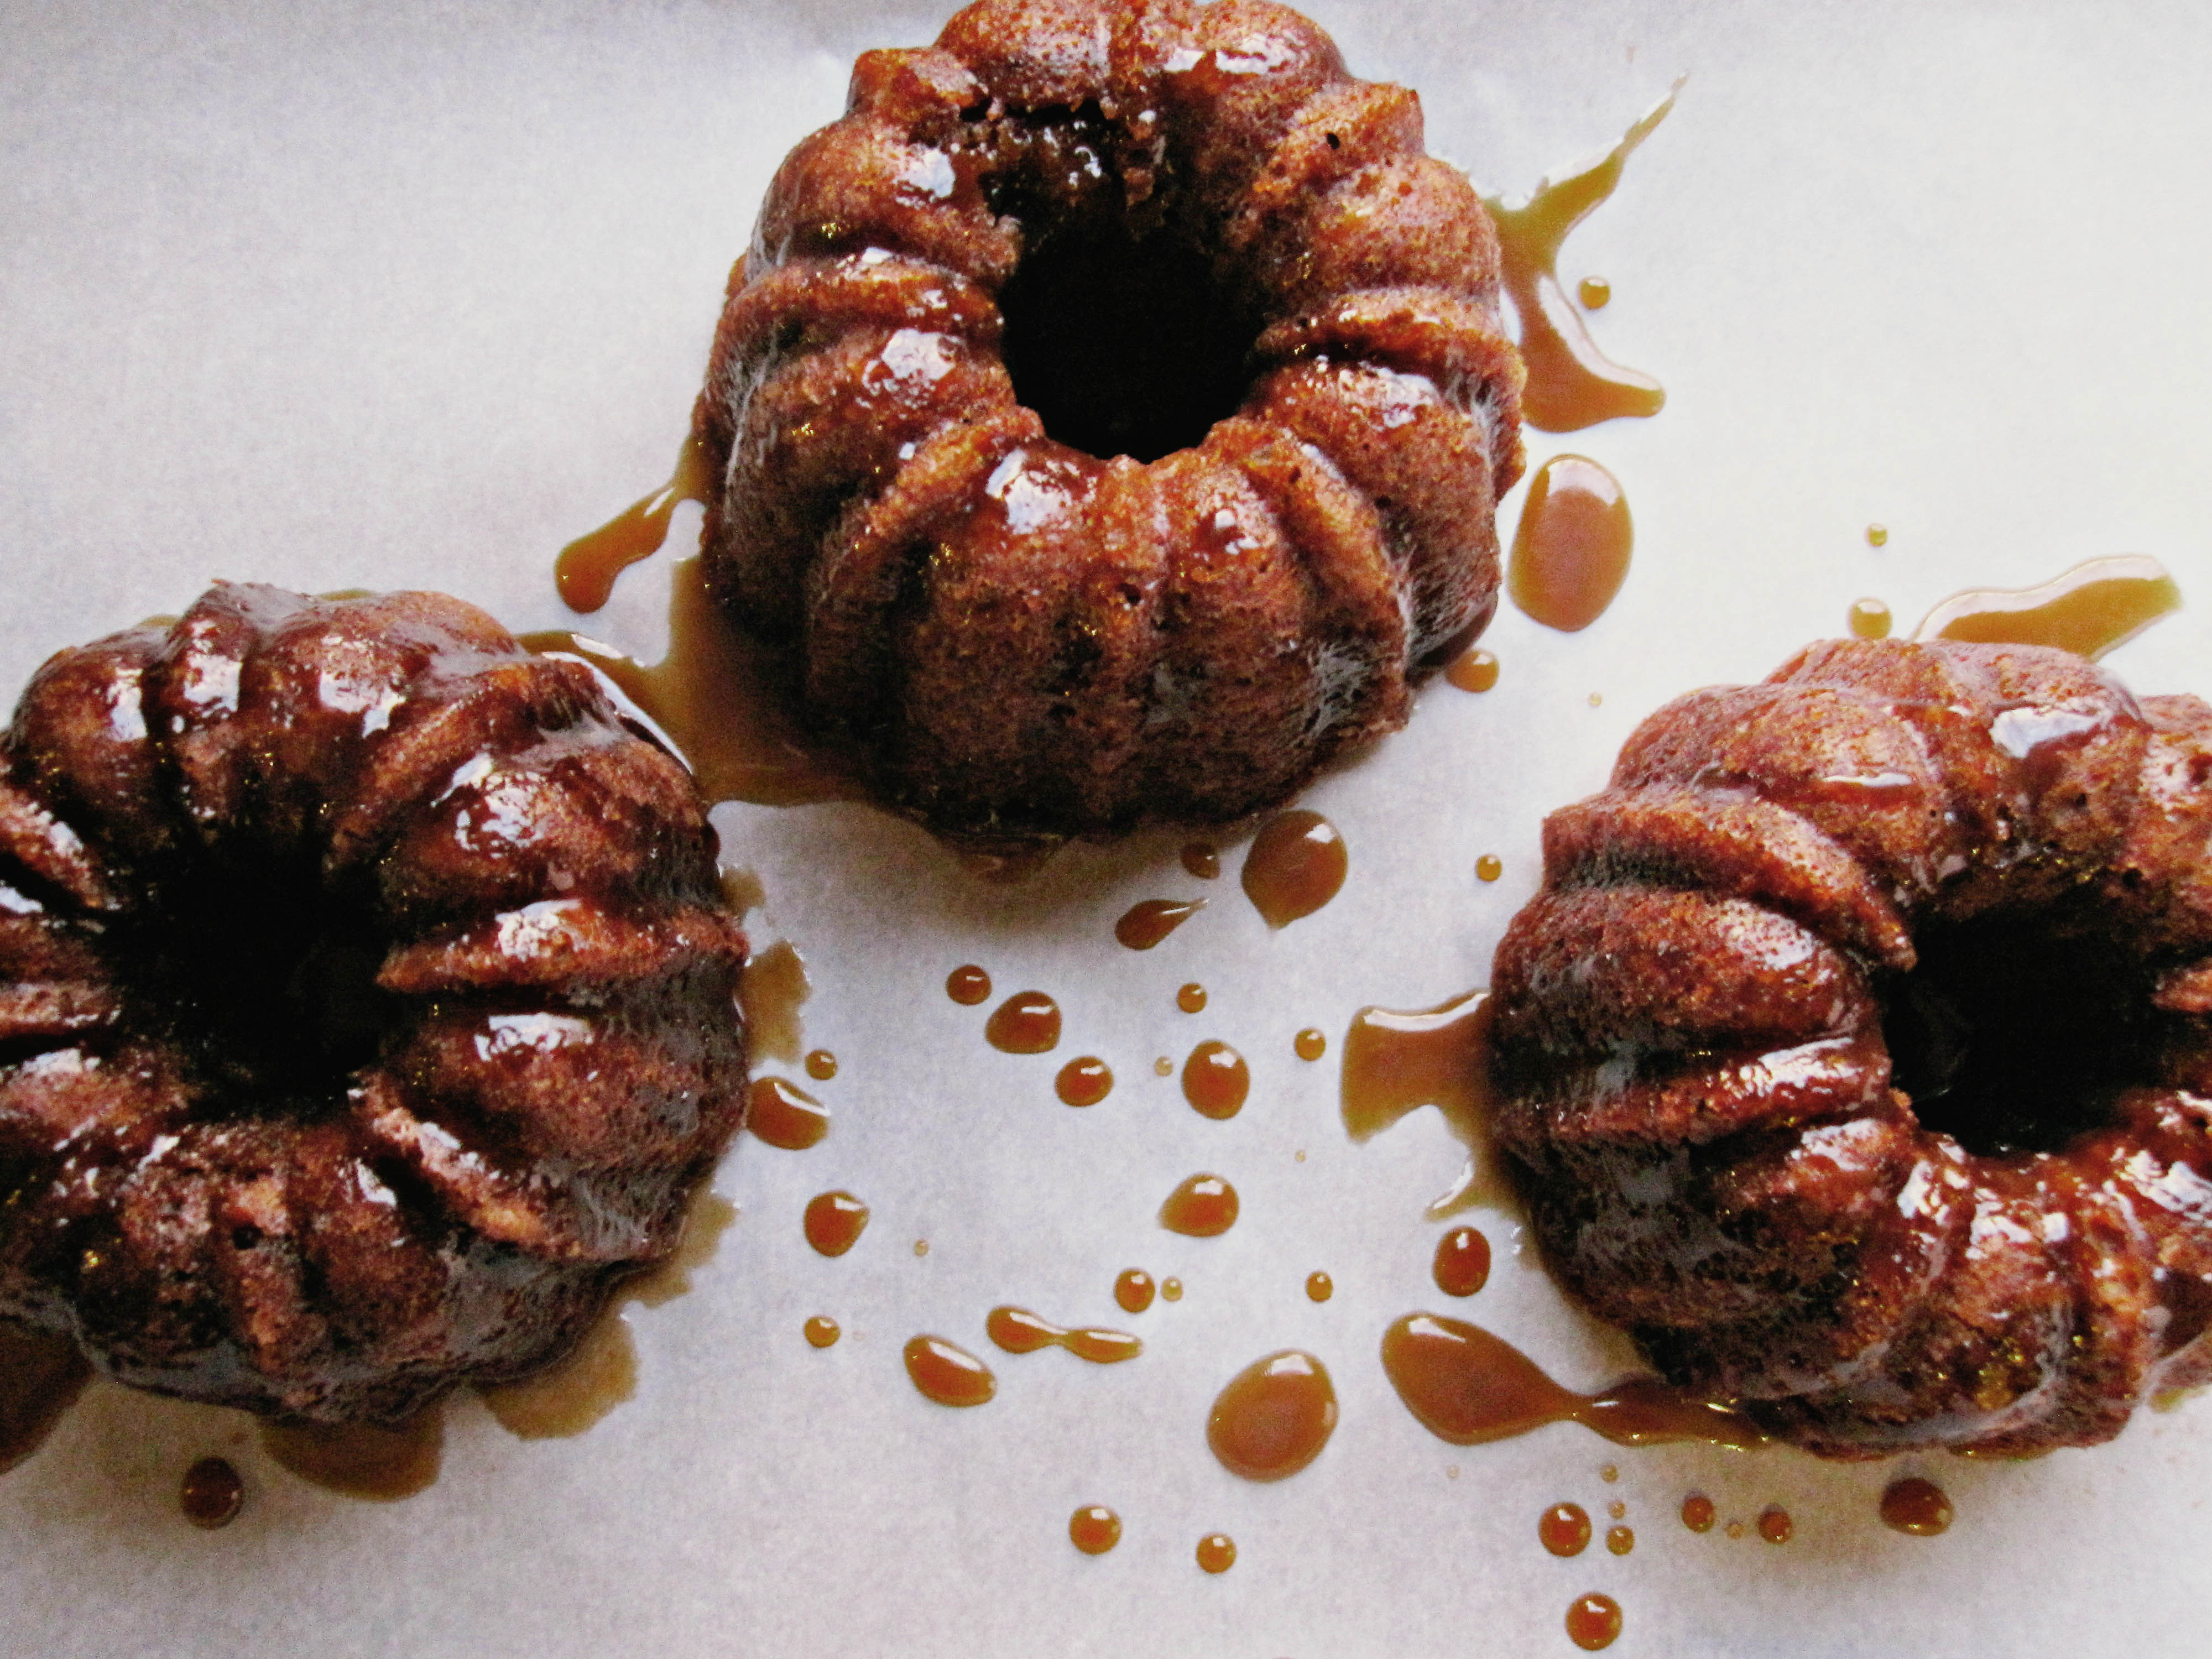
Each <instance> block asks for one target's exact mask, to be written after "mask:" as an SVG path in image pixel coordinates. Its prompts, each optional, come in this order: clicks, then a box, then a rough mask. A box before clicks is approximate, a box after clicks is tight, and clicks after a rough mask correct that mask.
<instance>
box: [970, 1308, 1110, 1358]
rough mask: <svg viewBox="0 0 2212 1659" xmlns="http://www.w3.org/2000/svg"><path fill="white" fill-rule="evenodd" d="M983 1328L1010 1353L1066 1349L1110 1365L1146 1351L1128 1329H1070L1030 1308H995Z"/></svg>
mask: <svg viewBox="0 0 2212 1659" xmlns="http://www.w3.org/2000/svg"><path fill="white" fill-rule="evenodd" d="M983 1328H984V1330H985V1331H986V1332H987V1333H988V1334H989V1335H990V1338H991V1340H992V1341H994V1342H995V1343H997V1344H998V1345H999V1346H1000V1347H1001V1348H1004V1349H1005V1350H1006V1352H1008V1353H1035V1352H1036V1351H1037V1350H1038V1349H1039V1348H1048V1347H1050V1348H1065V1349H1066V1350H1067V1352H1070V1353H1072V1354H1073V1355H1074V1356H1075V1357H1076V1358H1078V1359H1087V1360H1089V1361H1090V1362H1091V1364H1094V1365H1111V1364H1115V1362H1117V1361H1119V1360H1123V1359H1134V1358H1136V1357H1137V1356H1138V1355H1139V1354H1140V1353H1142V1352H1144V1351H1145V1345H1144V1343H1143V1342H1142V1341H1140V1340H1138V1339H1137V1338H1136V1337H1133V1336H1131V1335H1130V1334H1128V1333H1127V1331H1109V1330H1102V1329H1099V1328H1096V1327H1091V1326H1086V1327H1084V1328H1079V1329H1073V1330H1071V1329H1069V1328H1067V1327H1066V1326H1065V1325H1055V1324H1054V1323H1053V1322H1051V1321H1050V1320H1048V1319H1040V1318H1039V1317H1038V1316H1036V1315H1035V1314H1033V1313H1031V1312H1030V1310H1028V1309H1027V1308H994V1309H992V1310H991V1314H990V1317H989V1318H987V1319H986V1320H985V1321H984V1322H983Z"/></svg>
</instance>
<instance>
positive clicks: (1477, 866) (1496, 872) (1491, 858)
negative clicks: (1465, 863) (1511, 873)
mask: <svg viewBox="0 0 2212 1659" xmlns="http://www.w3.org/2000/svg"><path fill="white" fill-rule="evenodd" d="M1504 873H1505V860H1504V859H1502V858H1500V857H1498V854H1495V853H1485V854H1483V855H1482V856H1481V857H1480V858H1479V859H1477V860H1475V861H1474V878H1475V879H1476V880H1477V881H1496V880H1497V879H1498V877H1500V876H1502V875H1504Z"/></svg>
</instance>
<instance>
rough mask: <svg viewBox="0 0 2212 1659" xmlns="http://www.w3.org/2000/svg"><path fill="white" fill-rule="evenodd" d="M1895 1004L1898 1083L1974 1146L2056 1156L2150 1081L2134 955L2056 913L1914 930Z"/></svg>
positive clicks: (1941, 1126)
mask: <svg viewBox="0 0 2212 1659" xmlns="http://www.w3.org/2000/svg"><path fill="white" fill-rule="evenodd" d="M1914 944H1915V945H1916V946H1917V949H1918V951H1919V953H1920V965H1919V967H1918V968H1917V969H1915V970H1914V971H1913V972H1912V973H1911V974H1909V975H1905V976H1904V977H1903V978H1902V979H1901V980H1899V981H1897V982H1896V983H1895V984H1894V985H1893V987H1891V990H1890V994H1888V996H1887V998H1886V999H1885V1005H1884V1013H1883V1021H1882V1030H1883V1035H1884V1036H1885V1037H1886V1038H1887V1042H1888V1044H1889V1052H1890V1058H1891V1062H1892V1064H1893V1067H1894V1073H1895V1080H1896V1085H1897V1086H1898V1087H1899V1088H1900V1089H1902V1090H1904V1091H1905V1092H1906V1093H1907V1094H1908V1095H1910V1096H1911V1097H1912V1105H1913V1110H1914V1112H1915V1114H1916V1115H1917V1116H1918V1117H1919V1119H1920V1121H1921V1123H1922V1124H1923V1127H1927V1128H1929V1129H1933V1130H1936V1131H1937V1132H1939V1133H1944V1134H1948V1135H1950V1136H1952V1137H1953V1138H1954V1139H1956V1140H1958V1142H1959V1143H1960V1145H1961V1146H1964V1147H1965V1148H1966V1150H1967V1151H1968V1152H1972V1153H1975V1154H1977V1155H1980V1156H1993V1155H2000V1154H2004V1153H2009V1152H2057V1151H2060V1150H2062V1149H2063V1148H2064V1147H2065V1146H2067V1145H2068V1144H2069V1143H2070V1142H2071V1141H2073V1140H2075V1139H2076V1138H2078V1137H2079V1136H2081V1135H2082V1134H2084V1133H2087V1132H2088V1131H2090V1130H2093V1129H2095V1128H2098V1127H2102V1126H2103V1125H2105V1124H2106V1123H2107V1122H2108V1121H2110V1120H2111V1116H2112V1107H2113V1103H2114V1102H2115V1101H2116V1100H2117V1099H2118V1096H2119V1094H2120V1092H2121V1091H2123V1090H2124V1089H2127V1088H2130V1087H2131V1086H2134V1085H2137V1084H2141V1083H2146V1082H2148V1081H2150V1079H2149V1078H2148V1077H2147V1076H2145V1075H2143V1074H2142V1061H2141V1056H2142V1054H2144V1053H2146V1052H2147V1051H2148V1044H2149V1042H2150V1037H2149V1035H2148V1033H2147V1032H2146V1030H2144V1024H2145V1014H2144V1012H2143V1010H2144V1008H2145V1006H2146V1002H2145V991H2144V987H2143V986H2142V984H2141V983H2140V979H2139V975H2138V974H2137V973H2136V970H2134V969H2132V968H2131V967H2130V964H2129V963H2128V962H2127V960H2126V958H2125V957H2124V956H2123V954H2122V953H2121V952H2120V951H2118V950H2115V949H2114V948H2112V946H2111V945H2107V944H2105V943H2103V942H2101V941H2099V940H2096V939H2093V938H2082V937H2075V936H2073V934H2072V933H2071V932H2070V930H2069V932H2068V933H2066V934H2063V935H2062V934H2061V933H2058V932H2057V931H2056V930H2055V929H2054V928H2053V927H2051V923H2050V921H2049V919H2047V918H2044V917H2037V916H2008V915H1996V916H1989V917H1982V918H1978V919H1976V920H1974V921H1966V922H1960V923H1951V924H1936V925H1932V926H1929V927H1923V929H1922V930H1921V931H1920V932H1919V933H1917V935H1916V937H1915V939H1914Z"/></svg>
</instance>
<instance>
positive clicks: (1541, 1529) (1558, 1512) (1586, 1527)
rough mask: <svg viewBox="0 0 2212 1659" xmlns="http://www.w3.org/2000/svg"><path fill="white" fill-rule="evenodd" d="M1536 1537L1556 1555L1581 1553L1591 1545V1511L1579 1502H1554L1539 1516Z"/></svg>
mask: <svg viewBox="0 0 2212 1659" xmlns="http://www.w3.org/2000/svg"><path fill="white" fill-rule="evenodd" d="M1536 1537H1537V1539H1538V1541H1541V1543H1542V1545H1543V1546H1544V1547H1545V1548H1546V1549H1547V1550H1549V1551H1551V1553H1553V1554H1554V1555H1561V1556H1565V1555H1580V1554H1581V1553H1583V1551H1584V1550H1586V1549H1588V1548H1589V1541H1590V1518H1589V1511H1588V1510H1585V1509H1583V1506H1582V1505H1581V1504H1553V1505H1552V1507H1551V1508H1549V1509H1548V1510H1545V1511H1544V1513H1543V1515H1542V1516H1541V1517H1539V1518H1538V1520H1537V1522H1536Z"/></svg>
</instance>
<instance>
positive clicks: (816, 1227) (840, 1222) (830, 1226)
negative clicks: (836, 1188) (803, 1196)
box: [804, 1192, 868, 1255]
mask: <svg viewBox="0 0 2212 1659" xmlns="http://www.w3.org/2000/svg"><path fill="white" fill-rule="evenodd" d="M804 1225H805V1230H806V1242H807V1243H809V1244H811V1245H812V1246H813V1247H814V1249H815V1251H816V1253H817V1255H844V1254H845V1252H846V1251H848V1250H849V1249H852V1248H853V1246H854V1245H855V1244H857V1243H860V1235H861V1233H862V1232H863V1231H866V1228H867V1225H868V1206H866V1205H865V1204H863V1203H861V1202H860V1200H859V1199H857V1198H855V1197H854V1196H853V1195H852V1194H850V1193H846V1192H831V1193H817V1194H815V1195H814V1196H813V1197H812V1198H811V1199H809V1200H807V1204H806V1218H805V1223H804Z"/></svg>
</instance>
